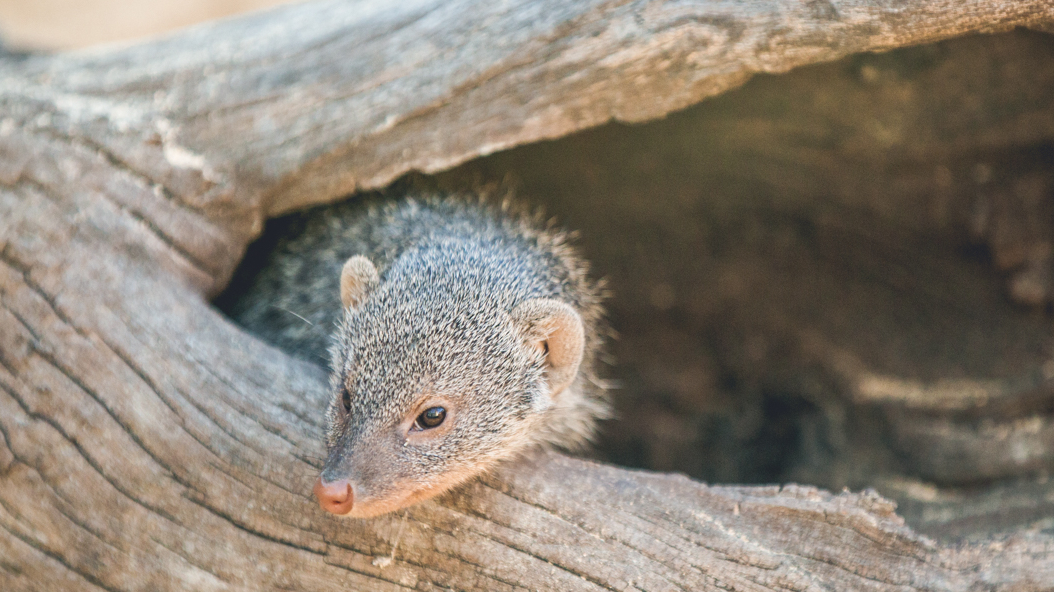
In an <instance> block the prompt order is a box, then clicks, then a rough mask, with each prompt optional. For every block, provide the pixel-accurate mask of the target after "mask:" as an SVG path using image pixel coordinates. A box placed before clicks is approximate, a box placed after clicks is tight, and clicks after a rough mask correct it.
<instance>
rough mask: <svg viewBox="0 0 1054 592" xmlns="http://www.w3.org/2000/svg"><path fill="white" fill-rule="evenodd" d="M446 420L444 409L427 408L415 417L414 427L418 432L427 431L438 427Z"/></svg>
mask: <svg viewBox="0 0 1054 592" xmlns="http://www.w3.org/2000/svg"><path fill="white" fill-rule="evenodd" d="M444 419H446V409H444V408H442V407H429V408H428V409H425V410H424V411H423V412H421V415H418V416H417V421H415V422H414V426H415V427H416V428H417V429H419V430H427V429H431V428H434V427H438V426H439V424H441V423H443V420H444Z"/></svg>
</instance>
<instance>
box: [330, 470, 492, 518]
mask: <svg viewBox="0 0 1054 592" xmlns="http://www.w3.org/2000/svg"><path fill="white" fill-rule="evenodd" d="M479 469H480V468H478V467H477V468H463V469H461V470H457V471H447V472H446V473H445V474H443V475H442V476H441V478H440V479H437V480H436V481H434V482H433V483H432V484H431V485H429V486H426V487H422V486H420V484H419V483H415V484H412V485H411V484H406V485H403V486H397V487H395V488H394V491H392V492H391V493H389V494H387V495H384V496H383V497H370V496H369V495H368V494H367V495H363V493H362V492H361V491H360V492H356V488H355V486H354V485H352V483H351V482H350V481H349V480H347V479H340V480H337V481H333V482H329V481H326V480H324V479H323V478H322V477H321V476H320V477H319V478H318V479H317V480H316V481H315V487H314V493H315V498H316V499H317V500H318V503H319V505H320V506H321V507H322V509H323V510H325V511H327V512H329V513H330V514H334V515H337V516H343V517H347V518H373V517H374V516H380V515H382V514H387V513H389V512H394V511H396V510H401V509H403V508H406V507H409V506H412V505H414V504H416V503H419V502H423V501H425V500H427V499H431V498H433V497H436V496H438V495H440V494H442V493H445V492H447V491H449V490H451V489H453V488H455V487H457V486H458V485H461V484H462V483H465V482H466V481H468V480H470V479H472V478H473V477H475V476H476V475H478V474H479V473H481V472H482V470H479Z"/></svg>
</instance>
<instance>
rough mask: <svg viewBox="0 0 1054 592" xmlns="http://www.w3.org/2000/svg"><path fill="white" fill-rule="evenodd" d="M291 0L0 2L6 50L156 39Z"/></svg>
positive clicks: (0, 28)
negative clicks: (212, 20) (182, 29)
mask: <svg viewBox="0 0 1054 592" xmlns="http://www.w3.org/2000/svg"><path fill="white" fill-rule="evenodd" d="M292 2H293V0H154V1H151V2H143V1H142V0H0V40H2V41H3V45H4V46H5V47H7V48H8V49H16V50H60V49H76V48H81V47H87V46H91V45H96V44H100V43H112V42H120V41H128V40H133V39H140V38H143V37H150V36H153V35H158V34H160V33H163V32H165V31H169V30H171V29H176V28H179V27H185V26H187V25H192V24H194V23H198V22H201V21H205V20H209V19H217V18H223V17H226V16H231V15H234V14H239V13H242V12H248V11H251V10H259V9H262V8H269V7H272V6H277V5H279V4H291V3H292Z"/></svg>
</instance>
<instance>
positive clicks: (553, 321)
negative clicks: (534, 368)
mask: <svg viewBox="0 0 1054 592" xmlns="http://www.w3.org/2000/svg"><path fill="white" fill-rule="evenodd" d="M512 318H513V319H514V320H515V321H516V322H517V323H519V324H520V326H521V327H522V328H523V330H524V336H525V337H526V339H527V343H528V344H530V345H531V346H532V347H535V348H537V349H538V351H539V352H541V353H542V354H544V355H545V361H546V378H547V380H548V382H549V396H550V397H555V396H556V395H558V394H559V393H560V392H562V391H563V390H564V389H566V388H567V387H568V386H570V385H571V382H572V381H574V379H575V376H576V375H577V374H578V366H579V364H581V363H582V354H583V351H584V350H585V344H586V336H585V327H584V326H583V325H582V317H580V316H578V313H577V312H575V309H573V308H571V306H570V305H568V304H565V303H563V302H560V301H559V300H552V299H549V298H535V299H533V300H528V301H526V302H523V303H521V304H520V305H518V306H517V307H516V308H514V309H513V310H512Z"/></svg>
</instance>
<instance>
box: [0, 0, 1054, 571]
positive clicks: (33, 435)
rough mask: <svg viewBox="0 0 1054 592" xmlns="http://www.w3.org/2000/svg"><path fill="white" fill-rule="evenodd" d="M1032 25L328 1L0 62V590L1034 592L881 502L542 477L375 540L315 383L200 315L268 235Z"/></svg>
mask: <svg viewBox="0 0 1054 592" xmlns="http://www.w3.org/2000/svg"><path fill="white" fill-rule="evenodd" d="M1052 21H1054V7H1051V5H1050V4H1049V3H1048V2H1046V1H1039V0H1035V1H1022V2H1014V3H998V2H982V1H975V2H954V3H953V2H943V1H930V2H917V3H911V4H907V5H905V4H904V3H901V2H892V1H890V2H829V3H828V2H805V3H802V2H789V1H784V2H780V1H773V2H762V3H752V4H743V3H737V2H710V3H704V4H685V3H679V2H672V1H667V2H600V1H580V2H574V3H568V2H558V1H556V0H553V1H540V0H538V1H534V2H528V3H494V2H438V1H417V2H404V3H399V4H391V3H382V2H365V1H364V2H354V3H348V2H336V1H331V2H317V3H309V4H304V5H299V6H293V7H289V8H285V9H279V10H276V11H273V12H270V13H267V14H264V15H259V16H252V17H247V18H244V19H238V20H232V21H226V22H222V23H218V24H212V25H205V26H201V27H198V28H195V29H192V30H189V31H186V32H182V33H180V34H178V35H176V36H173V37H170V38H167V39H164V40H160V41H155V42H150V43H146V44H142V45H136V46H130V47H127V48H123V49H110V50H105V51H86V52H80V53H72V54H60V55H54V56H31V57H28V58H24V59H16V58H12V57H7V58H3V59H2V61H0V583H2V586H0V587H2V588H3V589H4V590H52V589H67V590H98V589H102V590H113V591H116V590H183V589H186V590H261V589H266V590H278V589H284V590H314V589H333V588H336V587H343V588H346V589H354V590H358V589H363V590H366V589H368V590H403V589H420V590H429V589H489V590H515V589H561V590H563V589H567V590H570V589H575V590H632V589H641V590H716V589H736V590H771V589H774V590H853V589H860V590H903V589H928V590H969V589H1008V590H1009V589H1013V590H1032V589H1035V590H1039V589H1044V587H1045V586H1048V585H1049V582H1051V581H1054V539H1051V537H1049V536H1043V535H1038V534H1037V535H1020V536H1018V537H1016V538H1014V539H1011V540H1007V541H1000V542H993V543H983V544H974V545H962V546H958V547H955V548H947V547H941V546H938V545H935V544H934V543H932V542H929V541H927V540H926V539H924V538H921V537H918V536H916V535H914V534H913V533H911V532H910V531H909V530H908V529H906V528H905V527H904V526H903V524H902V522H901V521H900V520H899V518H897V517H896V515H895V514H894V513H893V509H892V507H891V506H890V505H889V504H888V503H887V502H885V501H883V500H881V499H879V498H877V497H876V496H874V495H871V494H867V493H864V494H851V493H843V494H838V495H832V494H829V493H825V492H821V491H817V490H813V489H809V488H802V487H794V486H788V487H784V488H777V487H769V488H745V487H744V488H737V487H725V488H719V487H708V486H705V485H702V484H699V483H694V482H691V481H689V480H687V479H684V478H680V477H676V476H668V475H655V474H648V473H643V472H634V471H627V470H623V469H618V468H612V467H605V466H600V465H596V464H591V463H588V462H585V461H578V460H571V459H568V458H565V457H562V456H559V455H543V456H540V457H537V458H533V459H528V460H526V461H524V464H522V465H520V466H515V467H508V468H507V469H505V470H503V471H500V472H497V473H495V474H494V475H491V476H488V477H487V478H485V479H483V480H481V481H479V482H478V483H475V484H473V485H471V486H470V487H469V488H468V489H467V490H466V491H465V492H462V493H461V494H458V495H452V496H449V497H448V498H445V499H443V500H439V501H434V502H429V503H426V504H422V505H420V506H418V507H415V508H413V509H411V510H409V511H408V512H406V513H405V514H400V515H395V516H389V517H385V518H380V519H376V520H369V521H339V520H336V519H333V518H330V517H328V516H325V515H323V513H322V512H321V510H319V509H318V508H317V507H316V505H315V504H314V503H313V502H312V500H311V499H310V497H309V491H310V483H311V482H312V480H313V479H314V477H315V473H316V471H317V469H318V465H319V460H318V459H319V455H320V454H321V441H320V437H319V432H320V423H321V409H322V408H323V404H324V399H325V397H326V392H325V377H324V376H323V372H322V371H321V370H320V369H318V368H316V367H314V366H310V365H308V364H304V363H302V362H298V361H296V360H293V359H291V358H289V357H287V356H285V355H282V354H281V353H280V352H277V351H276V350H274V349H272V348H269V347H267V346H265V345H263V344H261V343H259V342H258V341H256V340H254V339H253V338H251V337H250V336H248V335H246V334H244V333H242V332H241V331H239V330H238V329H237V328H235V327H234V326H233V325H232V324H231V323H230V322H228V321H227V320H226V319H225V318H223V317H222V315H220V314H219V313H217V312H216V311H215V310H214V309H212V308H211V307H210V306H209V305H208V303H207V300H206V298H207V297H208V296H209V295H214V294H215V293H217V292H218V291H219V290H220V289H222V287H223V286H224V284H225V282H226V281H227V279H228V278H229V276H230V274H231V272H232V270H233V268H234V266H235V265H236V264H237V262H238V260H239V258H240V257H241V254H242V253H243V251H244V249H245V246H246V244H247V243H248V242H249V241H250V240H251V239H252V238H253V237H254V236H256V235H257V234H258V233H259V231H260V228H261V225H262V223H263V221H264V219H265V218H266V217H268V216H272V215H275V214H277V213H281V212H286V211H289V210H292V209H295V208H300V207H303V206H305V205H308V204H312V203H321V202H325V201H332V200H334V199H336V198H337V197H339V196H342V195H345V194H347V193H349V192H351V191H353V190H355V189H361V188H368V187H378V186H382V185H384V184H386V183H388V182H389V181H390V180H392V179H393V178H395V177H397V176H399V175H401V174H402V173H404V172H406V171H409V170H415V169H416V170H421V171H438V170H442V169H444V168H448V167H450V166H453V165H454V164H457V163H460V162H463V161H465V160H467V159H470V158H473V157H475V156H478V155H482V154H487V153H490V152H493V151H496V150H501V149H503V148H506V147H510V146H514V145H517V144H520V143H524V142H532V141H537V140H541V139H545V138H555V137H558V136H561V135H565V134H568V133H571V132H573V131H576V130H580V129H583V128H585V127H589V126H593V125H597V124H600V123H603V122H606V121H610V120H619V121H626V122H636V121H644V120H647V119H650V118H656V117H661V116H663V115H665V114H667V113H669V112H671V111H673V110H676V109H679V108H682V107H685V106H687V105H690V104H692V103H695V102H697V101H699V100H701V99H702V98H704V97H707V96H710V95H713V94H716V93H719V92H721V91H723V90H726V89H728V88H731V87H733V86H735V85H737V84H740V83H742V82H743V81H745V80H746V79H747V78H749V76H750V75H751V74H753V73H755V72H762V71H764V72H782V71H785V70H788V69H790V68H793V67H794V66H797V65H801V64H806V63H811V62H817V61H823V60H830V59H834V58H837V57H840V56H844V55H846V54H848V53H851V52H857V51H865V50H881V49H888V48H892V47H896V46H900V45H905V44H913V43H921V42H925V41H932V40H936V39H942V38H946V37H950V36H955V35H961V34H964V33H968V32H977V31H1001V30H1006V29H1009V28H1011V27H1015V26H1037V27H1038V26H1041V25H1042V24H1044V23H1048V24H1049V23H1050V22H1052Z"/></svg>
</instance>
